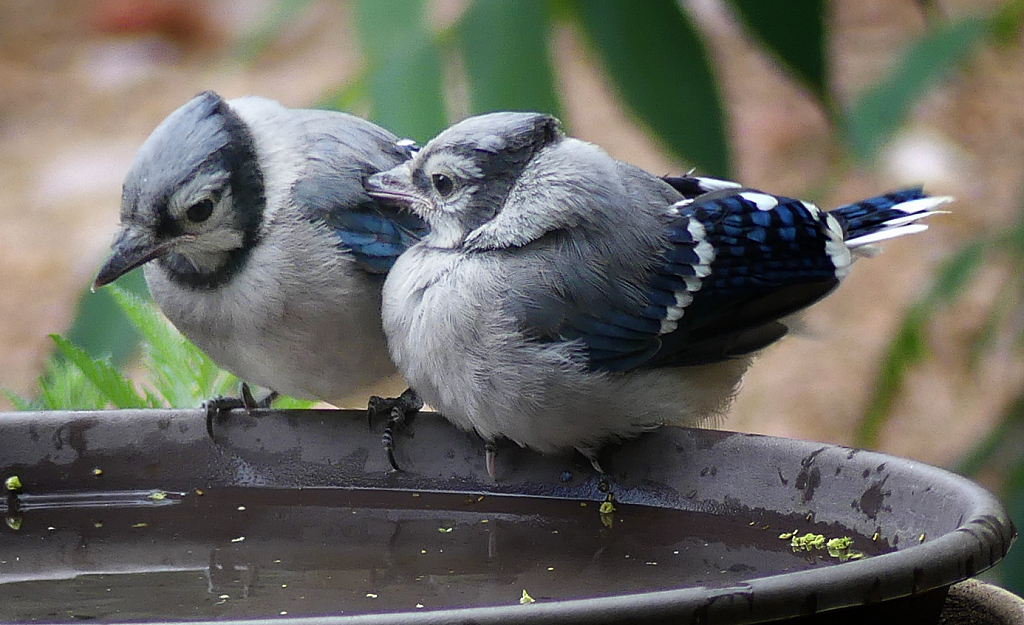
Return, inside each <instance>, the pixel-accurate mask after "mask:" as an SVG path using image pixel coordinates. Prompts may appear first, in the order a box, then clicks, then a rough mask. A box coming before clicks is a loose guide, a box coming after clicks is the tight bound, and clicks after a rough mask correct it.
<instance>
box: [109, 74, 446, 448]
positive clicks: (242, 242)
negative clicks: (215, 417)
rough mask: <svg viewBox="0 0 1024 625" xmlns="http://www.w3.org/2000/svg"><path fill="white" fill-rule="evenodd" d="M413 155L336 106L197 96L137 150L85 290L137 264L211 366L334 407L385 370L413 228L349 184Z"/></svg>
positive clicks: (359, 184)
mask: <svg viewBox="0 0 1024 625" xmlns="http://www.w3.org/2000/svg"><path fill="white" fill-rule="evenodd" d="M412 153H413V146H412V143H411V142H409V141H402V140H399V139H398V137H396V136H394V135H392V134H391V133H390V132H388V131H386V130H384V129H382V128H380V127H378V126H375V125H374V124H371V123H370V122H367V121H365V120H362V119H359V118H357V117H353V116H351V115H346V114H344V113H337V112H330V111H318V110H298V109H289V108H285V107H283V106H281V105H280V104H278V103H277V102H274V101H272V100H267V99H264V98H256V97H246V98H239V99H236V100H230V101H226V100H224V99H222V98H221V97H220V96H218V95H217V94H215V93H213V92H209V91H208V92H205V93H201V94H199V95H198V96H196V97H195V98H193V99H192V100H191V101H189V102H188V103H187V104H185V105H184V106H182V107H181V108H179V109H178V110H176V111H174V112H173V113H171V114H170V115H169V116H168V117H167V118H166V119H165V120H164V121H163V122H162V123H161V124H160V125H159V126H158V127H157V128H156V130H154V131H153V133H152V134H151V135H150V137H149V138H148V139H147V140H146V141H145V143H143V145H142V147H141V148H140V149H139V151H138V154H137V155H136V157H135V160H134V162H133V163H132V165H131V168H130V169H129V171H128V175H127V178H126V179H125V183H124V192H123V195H122V199H121V228H120V231H119V233H118V235H117V239H116V240H115V241H114V244H113V252H112V254H111V255H110V257H109V258H108V259H107V261H106V263H105V264H104V265H103V267H102V269H100V271H99V274H98V275H97V276H96V280H95V282H94V288H96V287H100V286H103V285H105V284H107V283H109V282H112V281H114V280H116V279H117V278H118V277H119V276H121V275H123V274H124V273H125V272H127V271H130V270H131V269H134V268H136V267H138V266H140V265H145V275H146V281H147V282H148V283H149V289H150V292H151V293H152V295H153V299H154V300H155V301H156V303H157V304H158V305H159V307H160V309H161V310H162V311H163V312H164V314H165V315H166V316H167V318H168V319H170V321H171V322H172V323H173V324H174V325H175V326H176V327H177V328H178V329H179V330H180V331H181V332H182V333H183V334H184V335H185V336H186V337H188V338H189V339H190V340H191V341H192V342H194V343H195V344H196V345H197V346H199V347H200V348H201V349H202V350H203V351H204V352H206V353H207V354H208V355H209V356H210V357H211V358H212V359H213V360H214V361H216V362H217V363H218V364H219V365H221V366H223V367H224V368H226V369H228V370H229V371H231V372H232V373H234V374H236V375H237V376H238V377H240V378H241V379H242V380H245V381H247V382H252V383H255V384H258V385H261V386H264V387H267V388H269V389H272V390H273V391H277V392H280V393H285V394H288V395H293V396H296V397H301V398H311V399H318V400H324V401H328V402H337V401H338V400H339V399H341V398H343V397H345V396H346V395H348V394H350V393H353V392H357V391H360V390H362V389H365V388H367V387H369V386H370V385H372V384H373V383H375V382H377V381H380V380H382V379H384V378H386V377H388V376H391V375H393V374H394V373H395V367H394V365H393V364H392V362H391V360H390V358H389V357H388V353H387V349H386V347H385V343H384V336H383V333H382V331H381V324H380V292H381V287H382V285H383V282H384V275H385V274H386V273H387V271H388V270H389V269H390V268H391V265H392V264H393V263H394V261H395V259H396V258H397V257H398V255H399V254H401V253H402V252H403V251H404V250H405V249H406V248H408V247H409V246H410V245H412V244H413V243H414V242H415V241H416V240H417V239H418V238H419V237H420V236H422V235H423V234H424V233H425V232H426V227H425V225H424V223H423V222H422V221H421V220H420V219H419V218H418V217H415V216H414V215H411V214H409V213H408V212H406V211H401V210H399V209H398V208H397V207H395V206H393V205H390V204H389V203H388V202H386V201H381V200H379V199H374V198H372V197H370V196H369V195H367V193H366V191H365V190H364V188H363V179H364V178H366V177H367V176H369V175H371V174H374V173H376V172H379V171H383V170H386V169H389V168H391V167H394V166H395V165H398V164H399V163H402V162H404V161H405V160H406V159H408V158H409V157H410V156H411V155H412ZM243 396H245V397H246V404H247V407H251V405H252V403H251V402H252V401H253V400H252V399H251V395H249V394H248V393H247V387H243ZM215 406H218V407H221V406H222V405H221V404H215ZM223 406H227V407H230V406H231V402H226V403H225V404H223ZM211 418H212V416H211ZM211 434H212V430H211Z"/></svg>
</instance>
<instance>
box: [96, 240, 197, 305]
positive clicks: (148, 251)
mask: <svg viewBox="0 0 1024 625" xmlns="http://www.w3.org/2000/svg"><path fill="white" fill-rule="evenodd" d="M187 236H189V235H183V236H180V237H174V238H173V239H168V240H166V241H153V240H152V239H151V238H150V237H148V236H145V235H142V234H140V233H139V232H138V231H136V230H133V229H132V228H122V229H121V232H120V234H118V236H117V239H116V240H115V241H114V246H113V252H112V253H111V254H110V257H109V258H107V262H105V263H103V267H101V268H100V271H99V273H97V274H96V279H95V280H93V282H92V290H93V291H95V290H96V289H98V288H100V287H101V286H106V285H108V284H110V283H111V282H113V281H114V280H117V279H118V278H120V277H121V276H123V275H124V274H126V273H128V272H129V271H131V270H132V269H135V268H136V267H141V266H142V265H145V264H146V263H148V262H149V261H151V260H153V259H154V258H159V257H161V256H163V255H164V254H166V253H168V252H170V251H171V249H172V248H174V247H175V246H176V245H177V244H178V243H180V242H181V240H182V239H183V238H185V237H187Z"/></svg>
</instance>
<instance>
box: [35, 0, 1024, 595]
mask: <svg viewBox="0 0 1024 625" xmlns="http://www.w3.org/2000/svg"><path fill="white" fill-rule="evenodd" d="M308 3H309V0H282V1H280V2H278V3H277V4H276V5H275V8H274V9H273V11H272V12H271V13H270V14H269V15H268V17H267V20H266V23H265V25H264V26H263V27H261V28H259V29H257V30H256V31H255V32H254V33H252V34H251V35H250V36H248V37H245V38H244V39H243V40H242V41H241V43H240V44H239V47H238V50H239V53H240V54H241V55H243V56H251V55H253V54H255V53H256V52H258V50H259V49H260V48H261V47H262V46H264V45H266V43H267V42H269V41H272V40H273V38H274V36H275V35H276V33H277V32H278V31H279V30H280V29H281V27H282V26H283V25H285V24H287V23H288V22H289V21H290V20H292V19H294V18H295V17H296V16H298V15H300V14H301V13H302V10H303V9H304V8H305V7H306V5H307V4H308ZM725 3H726V6H727V7H728V8H729V9H730V10H731V11H732V12H733V14H734V15H735V17H736V18H737V20H738V22H739V23H740V24H741V25H742V26H743V27H744V28H745V29H746V30H747V32H748V33H749V34H750V35H751V37H752V38H753V39H754V40H755V41H757V42H758V44H759V45H760V46H761V47H762V48H763V49H764V51H765V52H766V53H767V54H768V55H769V56H770V57H772V58H774V59H775V60H776V61H777V62H778V66H779V68H780V70H781V71H782V72H784V73H786V74H787V75H789V76H790V77H791V78H792V79H793V80H794V81H796V82H797V83H799V84H802V85H803V86H804V87H805V88H806V90H807V92H808V93H809V94H810V95H811V96H812V97H813V98H815V99H816V100H817V101H818V103H819V104H820V106H821V108H822V110H823V112H824V113H825V115H826V116H827V118H828V119H829V120H831V123H832V125H833V128H834V131H835V136H836V138H837V142H838V143H839V144H840V145H841V146H843V147H845V149H846V150H845V152H846V154H848V155H849V156H850V157H851V158H849V159H844V160H843V161H842V162H840V163H838V164H836V166H838V167H842V166H849V165H863V164H867V163H870V162H871V161H872V159H874V158H875V157H876V155H877V154H878V152H879V150H880V149H881V148H882V147H883V146H885V145H886V143H887V142H888V141H889V140H890V139H891V138H892V136H893V134H894V133H895V132H896V131H897V130H898V129H899V128H900V127H901V125H902V124H903V123H904V122H905V120H906V119H907V117H908V116H909V114H910V112H911V111H912V110H913V108H914V106H915V104H916V103H918V102H919V101H920V100H921V98H922V97H923V96H924V95H926V94H927V93H928V92H929V91H930V90H931V89H932V88H933V87H934V86H935V85H936V84H938V83H939V82H940V81H941V80H943V79H944V78H945V77H948V76H950V75H951V74H953V73H955V72H956V71H958V70H960V69H961V68H962V67H963V65H964V63H965V61H967V60H969V59H970V58H971V57H972V55H973V54H975V53H976V52H977V51H978V50H979V49H980V48H981V47H982V46H984V45H988V44H991V43H995V44H997V45H998V44H1006V43H1010V42H1018V43H1019V38H1020V32H1021V23H1022V16H1024V0H1011V1H1009V2H1006V3H1004V4H1003V5H1001V6H1000V7H999V8H998V9H997V10H996V11H995V12H993V13H992V14H990V15H977V16H971V17H965V18H959V19H953V20H945V19H943V18H942V17H941V15H939V14H938V11H939V9H938V7H937V6H936V5H934V4H933V3H931V2H921V3H920V6H921V8H922V11H925V12H926V15H925V17H926V18H927V22H928V24H929V27H928V29H927V31H926V32H924V33H923V34H922V35H920V36H919V37H917V38H916V40H914V41H912V42H911V43H910V44H909V45H908V46H906V48H905V50H904V52H903V54H901V55H900V56H899V58H898V59H897V60H896V61H895V62H894V63H893V66H892V68H891V69H890V71H889V72H888V74H887V75H886V76H884V77H882V78H881V79H880V80H879V81H878V82H877V83H876V84H874V85H873V86H871V87H870V88H868V89H866V90H865V91H864V93H862V94H861V95H860V96H859V97H858V98H856V99H855V101H853V102H852V103H849V104H848V105H845V106H840V105H838V104H837V103H836V101H835V98H834V96H833V92H832V89H831V88H830V85H829V76H830V72H829V63H828V61H829V57H828V55H827V54H826V44H827V38H828V34H829V33H828V28H827V26H828V16H827V5H826V4H825V2H824V0H789V1H788V2H785V3H771V2H760V1H758V0H725ZM353 6H354V8H355V17H356V28H357V31H358V34H359V37H360V41H361V44H362V48H363V51H364V56H365V63H364V66H363V69H362V71H361V73H360V74H359V75H358V76H357V77H356V78H355V79H354V80H353V81H351V83H349V84H346V85H339V86H338V88H337V89H335V90H334V91H332V92H331V93H328V94H325V95H324V97H323V99H322V100H321V101H320V102H319V103H318V105H320V106H325V107H332V108H339V109H346V110H349V111H353V112H356V113H366V112H368V113H369V117H370V118H371V119H373V120H374V121H376V122H377V123H380V124H382V125H384V126H385V127H388V128H390V129H391V130H393V131H395V132H396V133H399V134H402V135H403V136H410V137H412V138H414V139H416V140H418V141H421V142H423V141H426V140H428V139H429V138H430V137H431V136H433V135H434V134H435V133H437V132H438V131H439V130H441V129H442V128H444V127H445V126H446V125H447V124H448V123H450V122H452V121H455V120H453V119H451V118H450V115H451V111H453V110H457V111H463V112H468V113H469V114H475V113H481V112H487V111H492V110H500V109H512V110H524V109H532V110H541V111H545V112H550V113H553V114H556V115H557V114H559V113H560V111H561V110H562V105H561V98H560V94H559V90H558V86H557V83H556V80H555V71H554V68H553V64H552V51H551V49H550V40H551V29H552V28H553V26H555V25H558V24H563V23H572V24H575V25H576V27H577V29H578V30H579V31H580V32H582V33H584V35H585V37H586V40H587V42H588V43H589V46H590V47H591V49H592V51H593V53H594V54H593V57H594V58H596V59H597V60H598V61H599V62H600V64H601V65H602V67H603V70H604V71H605V74H606V75H607V77H608V79H609V81H610V83H611V84H612V85H613V86H614V88H615V89H616V91H617V92H618V95H619V97H620V99H621V101H622V103H623V104H624V105H625V107H626V108H627V109H628V111H629V112H630V113H631V114H632V116H633V117H634V119H635V120H636V121H637V122H638V123H639V124H640V125H641V126H642V127H644V128H646V129H647V130H648V131H649V133H650V134H651V135H652V137H654V138H655V139H657V140H658V141H659V142H660V143H661V144H662V145H663V146H665V147H666V148H667V149H668V150H670V151H671V152H672V153H674V154H675V156H677V157H678V158H679V159H681V160H682V161H684V162H686V163H689V164H691V165H693V166H695V167H696V168H697V169H698V170H699V171H700V172H701V173H703V174H708V175H719V176H729V175H730V174H731V173H732V171H733V168H734V163H733V161H732V151H731V147H730V140H729V134H728V128H727V123H726V115H725V111H726V109H727V108H728V106H729V103H728V102H725V101H723V97H722V91H721V88H720V86H719V81H718V80H717V79H716V70H715V66H714V62H713V60H712V59H711V58H710V55H709V53H708V48H707V44H706V41H705V39H704V37H703V36H702V34H701V32H700V30H699V29H698V28H697V27H696V26H695V24H694V22H693V20H692V19H691V16H690V15H689V14H688V13H687V12H686V11H685V10H684V9H682V8H681V5H680V3H678V2H676V1H675V0H645V1H644V2H633V1H631V0H472V1H470V2H469V3H468V5H467V7H466V10H465V11H464V12H463V13H462V15H461V16H460V17H459V19H458V20H457V21H456V22H455V23H454V24H452V25H449V26H446V27H443V28H440V29H436V28H432V27H431V25H430V24H429V20H428V16H427V3H426V2H425V1H424V0H354V4H353ZM453 60H458V61H461V62H456V63H452V61H453ZM453 68H454V69H453ZM458 70H462V74H459V73H458ZM463 82H464V84H465V87H466V89H465V95H466V97H465V99H466V100H467V101H466V102H461V101H458V102H453V101H449V98H450V97H458V96H459V95H460V94H462V93H463V90H461V89H460V86H461V85H462V84H463ZM452 94H455V95H452ZM1022 214H1024V211H1022ZM1022 261H1024V219H1022V221H1021V223H1020V224H1019V225H1018V226H1016V227H1015V228H1012V229H1011V230H1010V231H1007V232H1005V233H999V234H997V235H993V236H991V237H988V238H985V239H980V240H978V241H975V242H971V243H969V244H967V245H966V246H965V247H964V248H963V249H962V250H960V251H959V252H958V253H957V254H955V255H953V256H952V257H951V258H950V259H948V260H947V261H945V262H944V263H943V265H942V266H941V267H940V268H939V270H938V272H937V274H936V276H935V278H934V281H933V284H932V285H931V286H930V287H929V288H928V289H927V291H926V293H925V295H924V297H923V298H922V299H921V300H920V301H919V302H918V303H916V304H915V305H914V306H913V307H912V308H911V309H910V311H909V312H908V313H907V316H906V318H905V320H904V322H903V323H902V324H901V326H900V328H899V330H898V332H897V333H896V335H895V336H894V338H893V340H892V342H891V344H890V346H889V349H888V351H887V355H886V357H885V359H884V361H883V362H882V363H881V364H880V368H879V378H878V385H877V388H876V392H875V395H874V398H873V399H872V401H871V403H870V406H869V408H868V410H867V412H866V414H865V417H864V420H863V422H862V424H861V427H860V430H859V444H860V445H862V446H868V447H870V446H872V445H873V444H874V443H875V442H876V441H877V436H878V432H879V431H880V430H881V429H882V428H883V427H884V424H885V422H886V420H887V419H888V418H889V415H890V412H891V409H892V407H893V405H894V403H895V400H896V398H897V397H898V396H899V394H900V393H901V391H902V387H903V384H904V381H905V377H906V374H907V371H908V369H909V368H911V367H912V366H913V365H914V364H916V363H919V362H921V361H922V360H923V359H924V358H927V357H928V353H929V350H928V337H927V328H928V325H929V320H930V319H931V318H932V317H933V316H934V315H935V314H936V313H937V312H938V311H939V310H941V309H942V308H943V307H944V306H947V305H949V304H950V303H952V302H954V301H955V300H956V299H957V298H958V296H959V295H960V294H961V293H963V292H964V290H965V289H966V288H967V287H968V286H969V283H970V281H971V279H972V277H973V276H974V275H975V272H976V270H977V268H978V267H979V266H980V265H981V264H982V263H984V262H1003V263H1010V264H1012V265H1013V266H1017V267H1019V266H1020V265H1021V263H1022ZM123 280H127V281H128V282H129V283H130V284H129V285H128V287H129V289H130V290H132V291H135V292H142V291H143V289H144V285H143V283H142V280H141V278H140V276H139V275H138V272H135V275H134V276H132V275H129V276H128V277H126V278H125V279H123ZM1022 289H1024V284H1022V280H1021V278H1020V277H1018V278H1016V279H1015V280H1014V282H1013V284H1011V285H1010V286H1009V287H1008V288H1007V289H1006V290H1005V297H1004V299H1003V300H1001V304H1000V305H999V306H997V308H996V309H994V310H993V311H992V317H991V321H990V323H988V324H987V325H986V329H985V331H984V332H982V333H981V335H980V336H979V337H978V341H977V344H978V346H979V347H978V350H979V351H980V350H983V349H985V346H986V345H987V344H988V342H989V341H991V340H992V337H993V336H994V335H995V334H996V333H997V332H999V331H1001V330H1000V329H1001V328H1002V327H1003V326H1004V325H1006V324H1005V323H1004V321H1005V318H1006V317H1007V316H1008V315H1010V314H1011V313H1013V314H1017V315H1018V316H1019V313H1020V311H1019V302H1020V301H1021V294H1022ZM104 297H106V298H108V299H107V300H104V299H102V298H104ZM110 297H111V296H110V295H89V296H88V297H87V298H84V299H83V300H82V305H81V307H80V313H79V315H78V317H77V319H76V321H75V325H74V326H73V328H72V330H71V331H70V333H69V339H70V341H69V342H64V341H61V340H59V339H56V340H58V348H59V353H60V354H62V356H61V358H57V359H55V360H53V361H52V362H51V363H50V364H49V365H48V367H49V368H48V372H47V374H46V375H47V377H48V378H50V379H54V380H58V379H59V380H60V383H59V384H51V385H50V387H49V388H48V389H47V391H46V392H44V394H43V396H42V397H41V398H40V399H39V400H38V401H40V402H42V403H43V404H44V405H46V404H49V403H50V402H51V401H53V402H57V403H60V402H64V405H77V406H81V407H93V406H98V405H107V404H111V405H121V404H130V403H132V402H142V403H150V402H154V401H157V400H163V401H168V402H170V403H172V404H175V403H176V402H178V401H185V403H186V404H187V405H192V404H191V403H189V402H192V401H194V396H195V394H196V393H197V392H198V393H199V396H209V395H210V394H211V393H214V390H215V389H222V388H224V387H223V385H224V384H227V383H228V382H227V379H226V378H221V377H218V376H217V375H215V374H214V373H213V372H212V371H211V370H209V369H208V368H207V364H206V363H203V362H202V360H201V358H202V355H201V354H199V353H198V352H195V353H189V355H188V358H190V359H192V358H194V359H196V360H195V361H190V362H193V364H194V365H195V366H196V367H198V369H197V374H198V375H199V377H200V378H201V380H197V379H185V378H181V379H176V378H178V376H179V375H181V373H182V372H179V371H177V370H176V369H174V368H173V367H171V368H165V367H166V366H169V365H170V363H169V362H167V360H166V358H167V357H168V354H165V353H163V351H161V350H162V347H160V346H161V345H165V344H166V341H167V340H169V339H168V337H166V336H161V337H157V338H156V345H157V346H156V347H155V348H154V347H153V341H154V336H151V335H147V344H149V345H150V347H149V348H147V349H150V350H153V351H151V352H150V353H149V354H148V358H149V359H150V360H149V362H150V363H151V364H149V365H147V367H151V369H150V371H149V373H150V375H151V376H152V379H153V381H154V388H153V389H151V390H148V391H145V393H144V394H143V395H137V394H136V395H132V394H131V393H130V392H129V389H128V388H120V387H118V385H117V384H113V383H111V385H110V386H109V387H108V388H107V390H106V391H104V392H103V393H100V394H97V392H96V388H95V387H96V384H97V382H98V381H100V380H106V379H107V378H109V377H110V376H111V370H113V369H115V368H116V367H117V366H119V365H121V364H123V363H124V362H126V360H127V358H128V357H129V355H130V354H131V353H132V352H133V351H134V347H133V346H134V345H135V341H136V339H135V336H136V334H135V332H136V331H135V330H134V329H133V328H134V327H137V326H140V325H141V327H140V329H142V330H143V333H144V334H146V333H147V332H148V333H150V334H152V331H153V330H154V327H155V326H153V325H152V324H150V323H149V321H146V320H144V319H143V320H141V321H142V322H141V324H140V323H139V322H140V318H138V314H139V310H140V309H139V308H138V306H135V305H134V304H132V305H129V306H128V308H127V310H130V311H135V313H133V314H136V318H134V319H133V321H134V323H132V322H129V321H128V318H127V317H125V316H123V315H119V314H118V313H117V310H118V309H117V308H116V307H115V306H114V303H113V300H112V299H109V298H110ZM114 297H116V298H118V299H120V300H122V303H124V301H131V300H126V299H125V298H126V297H127V296H126V295H124V294H121V295H116V296H114ZM71 344H74V345H77V346H79V347H80V348H81V353H79V352H78V351H75V350H74V348H73V347H72V345H71ZM180 347H181V346H180V345H179V348H180ZM176 349H177V348H176ZM104 355H107V356H112V357H113V360H112V363H113V365H112V366H110V367H104V366H103V365H98V364H97V365H87V366H84V367H83V366H78V367H75V366H71V365H69V363H79V364H80V365H81V364H84V363H86V362H87V361H88V360H89V359H96V358H98V357H101V356H104ZM177 357H178V356H174V358H177ZM190 369H191V367H190ZM84 382H90V383H92V385H93V388H90V387H89V385H88V384H85V383H84ZM103 384H104V385H106V384H107V382H103ZM184 387H188V388H184ZM189 394H191V395H192V396H193V397H190V398H189V399H188V400H187V401H186V400H185V399H184V398H185V397H186V396H188V395H189ZM15 399H16V398H15ZM21 403H22V404H24V402H21ZM1022 439H1024V392H1022V395H1021V398H1020V400H1019V401H1018V402H1017V403H1016V404H1014V406H1012V407H1011V409H1010V410H1008V411H1007V414H1006V416H1005V418H1004V419H1003V421H1002V423H1001V424H1000V425H999V427H998V428H997V430H996V432H994V433H993V434H992V435H991V436H990V437H989V438H987V439H986V440H985V441H983V443H982V444H981V445H979V447H978V448H977V449H976V450H974V451H973V452H972V453H971V454H969V456H968V457H967V458H965V459H964V461H963V462H962V463H961V464H960V466H959V469H960V470H962V471H964V472H965V473H967V474H969V475H973V474H977V473H978V472H980V471H984V470H991V469H992V467H993V466H997V465H998V468H999V470H1001V471H1002V474H1004V475H1006V476H1007V477H1006V480H1005V488H1004V490H1003V495H1004V497H1005V498H1006V501H1007V502H1008V505H1009V506H1010V508H1011V510H1012V512H1013V514H1014V518H1015V519H1016V520H1017V522H1018V525H1019V526H1024V458H1022V457H1021V452H1020V450H1022V449H1024V445H1021V444H1020V443H1021V442H1022ZM1015 552H1021V553H1024V550H1021V549H1019V548H1018V549H1017V550H1015ZM1015 552H1011V557H1010V559H1008V564H1007V565H1004V566H1003V567H1001V571H1002V573H1001V574H1002V578H1001V579H1002V582H1003V583H1005V584H1006V585H1007V586H1008V587H1010V588H1011V589H1013V590H1015V591H1016V592H1018V593H1021V592H1024V555H1022V556H1019V557H1016V556H1015Z"/></svg>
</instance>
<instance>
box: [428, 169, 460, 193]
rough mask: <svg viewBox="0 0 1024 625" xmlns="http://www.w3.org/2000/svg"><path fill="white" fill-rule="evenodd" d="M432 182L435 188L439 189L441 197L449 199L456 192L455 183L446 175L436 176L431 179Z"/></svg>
mask: <svg viewBox="0 0 1024 625" xmlns="http://www.w3.org/2000/svg"><path fill="white" fill-rule="evenodd" d="M430 181H431V182H433V183H434V188H435V189H437V192H438V194H440V196H441V197H448V196H449V195H451V194H452V191H454V190H455V183H454V182H452V179H451V178H449V177H448V176H445V175H444V174H434V175H432V176H431V177H430Z"/></svg>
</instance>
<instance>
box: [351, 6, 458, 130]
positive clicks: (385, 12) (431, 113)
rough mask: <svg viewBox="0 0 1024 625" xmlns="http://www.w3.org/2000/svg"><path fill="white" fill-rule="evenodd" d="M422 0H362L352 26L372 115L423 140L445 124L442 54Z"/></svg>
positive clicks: (378, 121) (374, 118) (387, 125)
mask: <svg viewBox="0 0 1024 625" xmlns="http://www.w3.org/2000/svg"><path fill="white" fill-rule="evenodd" d="M424 14H425V12H424V2H423V0H360V1H359V2H358V3H357V4H356V26H357V29H358V31H359V36H360V39H361V40H362V44H363V50H364V51H365V53H366V60H367V70H368V71H367V74H368V80H369V89H368V91H369V95H370V101H371V117H372V118H373V120H374V121H375V122H377V123H378V124H380V125H382V126H384V127H385V128H387V129H389V130H391V131H392V132H394V133H395V134H398V135H401V136H403V137H411V138H413V139H415V140H417V141H420V142H424V141H426V140H428V139H430V138H431V137H433V136H434V135H436V134H437V133H439V132H440V131H441V130H442V129H444V127H445V126H446V125H447V114H446V113H445V106H444V97H443V90H442V84H443V77H442V65H441V50H440V48H439V47H438V46H437V45H436V44H435V43H434V41H433V38H432V36H431V33H430V32H429V31H428V30H427V26H426V23H425V20H424Z"/></svg>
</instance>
